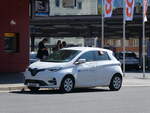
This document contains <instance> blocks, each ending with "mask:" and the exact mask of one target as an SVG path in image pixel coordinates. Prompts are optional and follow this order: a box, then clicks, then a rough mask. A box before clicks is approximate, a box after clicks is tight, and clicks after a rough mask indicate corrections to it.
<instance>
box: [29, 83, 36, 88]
mask: <svg viewBox="0 0 150 113" xmlns="http://www.w3.org/2000/svg"><path fill="white" fill-rule="evenodd" d="M28 86H32V87H39V84H38V83H28Z"/></svg>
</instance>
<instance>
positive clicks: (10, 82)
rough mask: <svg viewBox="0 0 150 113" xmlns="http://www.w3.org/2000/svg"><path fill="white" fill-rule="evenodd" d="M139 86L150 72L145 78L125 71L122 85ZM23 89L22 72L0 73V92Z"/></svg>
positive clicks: (145, 82) (148, 76)
mask: <svg viewBox="0 0 150 113" xmlns="http://www.w3.org/2000/svg"><path fill="white" fill-rule="evenodd" d="M140 86H147V87H148V86H150V73H146V77H145V78H143V74H142V73H140V72H138V73H136V72H127V73H125V77H123V87H140ZM24 89H26V86H25V85H24V75H23V73H0V92H1V91H13V90H24Z"/></svg>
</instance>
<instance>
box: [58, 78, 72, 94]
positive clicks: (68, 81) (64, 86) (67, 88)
mask: <svg viewBox="0 0 150 113" xmlns="http://www.w3.org/2000/svg"><path fill="white" fill-rule="evenodd" d="M74 84H75V82H74V79H73V77H70V76H67V77H65V78H64V79H63V80H62V83H61V86H60V90H61V91H62V92H64V93H69V92H71V91H72V90H73V89H74Z"/></svg>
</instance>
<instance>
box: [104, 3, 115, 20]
mask: <svg viewBox="0 0 150 113" xmlns="http://www.w3.org/2000/svg"><path fill="white" fill-rule="evenodd" d="M113 4H114V0H104V17H111V16H112V11H113Z"/></svg>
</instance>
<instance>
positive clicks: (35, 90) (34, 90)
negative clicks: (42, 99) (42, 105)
mask: <svg viewBox="0 0 150 113" xmlns="http://www.w3.org/2000/svg"><path fill="white" fill-rule="evenodd" d="M28 88H29V89H30V91H31V92H37V91H39V89H40V88H39V87H28Z"/></svg>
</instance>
